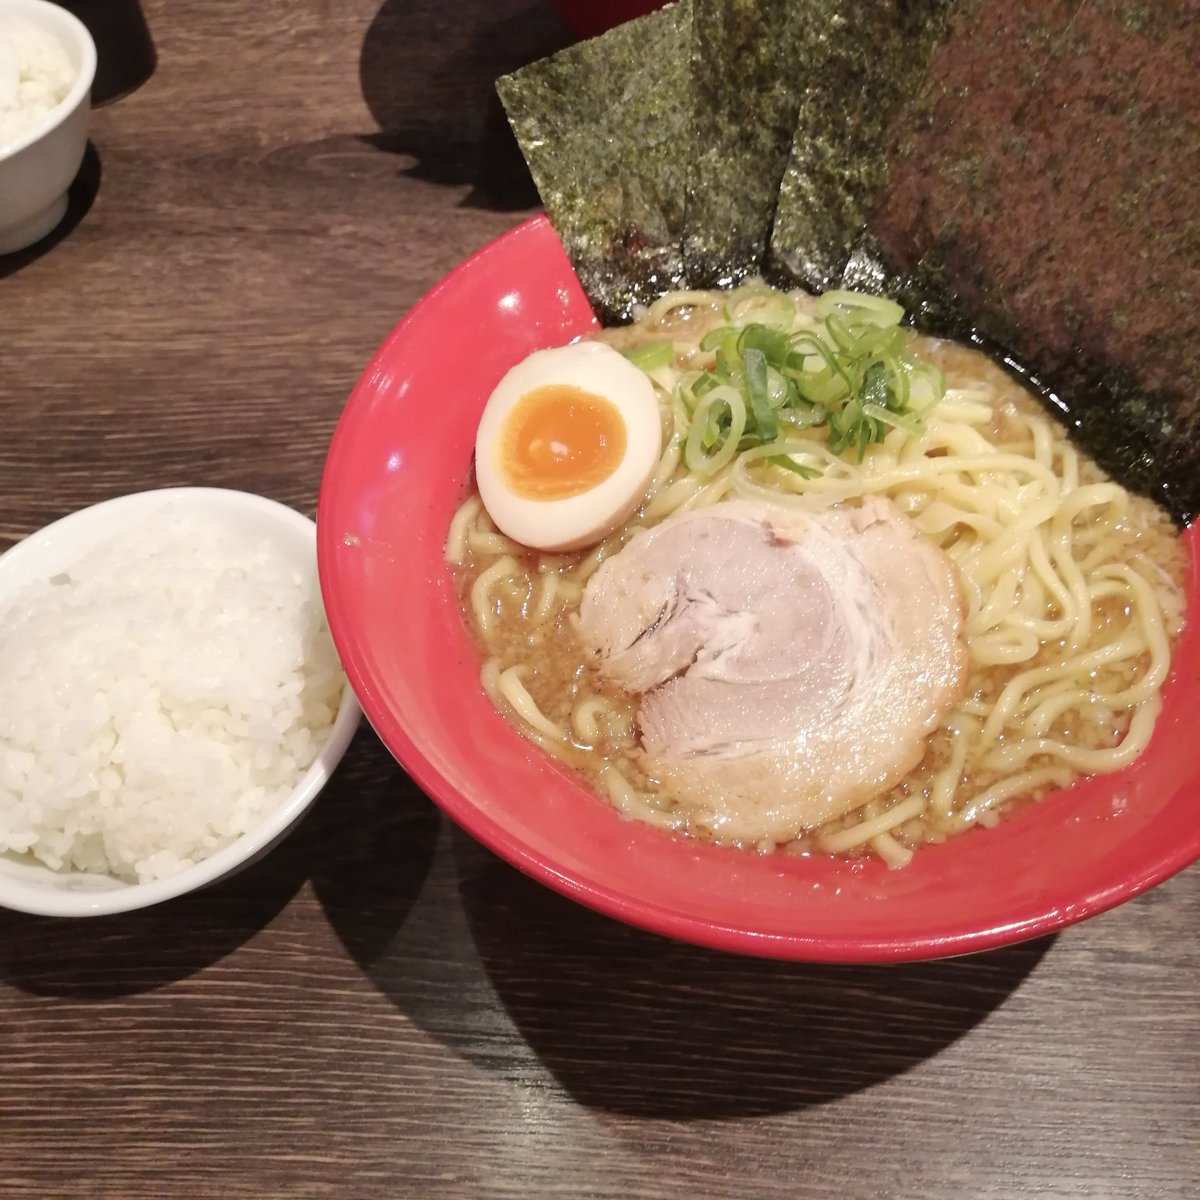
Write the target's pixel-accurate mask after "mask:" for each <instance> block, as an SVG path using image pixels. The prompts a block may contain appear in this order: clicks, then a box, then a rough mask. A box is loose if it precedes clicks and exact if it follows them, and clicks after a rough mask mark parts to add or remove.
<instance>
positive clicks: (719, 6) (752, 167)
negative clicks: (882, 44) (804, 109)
mask: <svg viewBox="0 0 1200 1200" xmlns="http://www.w3.org/2000/svg"><path fill="white" fill-rule="evenodd" d="M827 26H828V18H827V17H826V15H825V14H824V12H823V11H822V10H821V7H820V6H818V5H814V4H803V3H796V2H795V0H692V29H693V32H692V78H693V89H694V96H695V116H694V124H693V150H694V152H693V157H692V161H691V166H690V168H689V171H688V177H687V210H686V213H685V220H686V229H685V236H684V242H683V259H684V270H685V274H686V276H687V282H688V284H689V286H691V287H724V286H728V285H729V284H731V283H734V282H736V281H737V280H738V279H741V278H744V277H745V276H747V275H753V274H757V273H758V272H760V271H761V270H762V267H763V262H764V260H765V256H766V249H767V240H768V237H769V236H770V232H771V222H772V219H773V217H774V214H775V203H776V200H777V198H778V195H779V184H780V180H781V179H782V178H783V171H784V167H785V166H786V164H787V160H788V154H789V151H790V150H791V147H792V140H793V135H794V133H795V129H796V117H797V114H798V112H799V108H800V90H799V88H797V87H796V86H795V84H796V79H797V76H798V74H799V73H800V72H801V71H802V69H803V66H802V65H803V64H804V62H805V60H806V56H807V52H808V49H809V48H810V47H811V46H813V45H814V44H816V43H817V41H818V39H819V38H820V36H821V33H822V31H823V30H825V29H826V28H827Z"/></svg>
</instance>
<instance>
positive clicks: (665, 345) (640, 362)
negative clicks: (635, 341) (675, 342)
mask: <svg viewBox="0 0 1200 1200" xmlns="http://www.w3.org/2000/svg"><path fill="white" fill-rule="evenodd" d="M625 357H626V358H627V359H629V361H630V362H631V363H633V365H634V366H635V367H638V368H640V369H641V370H643V371H645V372H646V374H647V375H648V374H649V373H650V372H651V371H660V370H662V368H663V367H669V366H670V365H671V363H672V361H673V360H674V358H675V347H674V346H672V345H671V343H670V342H650V343H649V344H648V345H645V346H634V347H633V349H632V350H626V351H625Z"/></svg>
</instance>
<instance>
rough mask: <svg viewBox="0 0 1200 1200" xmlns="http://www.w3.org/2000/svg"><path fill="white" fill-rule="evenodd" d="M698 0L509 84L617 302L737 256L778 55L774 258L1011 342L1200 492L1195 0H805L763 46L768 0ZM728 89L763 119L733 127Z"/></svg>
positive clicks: (1126, 459)
mask: <svg viewBox="0 0 1200 1200" xmlns="http://www.w3.org/2000/svg"><path fill="white" fill-rule="evenodd" d="M693 2H694V4H695V5H697V8H696V9H694V10H693V9H688V8H686V7H682V6H681V7H680V8H677V9H673V10H666V11H667V12H668V14H671V15H668V16H666V17H660V18H659V23H658V24H654V23H653V22H654V18H650V19H649V23H647V22H645V21H643V22H638V23H635V25H633V26H625V27H621V28H619V29H618V30H616V31H614V32H613V33H610V34H608V35H606V36H605V37H604V38H603V39H601V40H600V41H598V42H595V43H592V44H591V45H592V46H593V47H594V48H598V52H597V54H596V55H595V56H594V57H587V56H583V57H581V58H579V59H574V58H571V61H570V64H569V69H568V63H567V61H565V60H566V59H567V58H568V56H571V55H572V52H570V51H568V52H567V55H560V56H558V60H557V61H561V62H562V66H563V68H564V69H563V71H562V73H558V71H557V69H549V70H548V69H547V67H546V64H539V65H537V66H535V67H534V68H530V69H529V71H528V72H521V73H519V74H518V75H517V76H516V77H513V78H514V79H516V80H521V79H522V77H523V76H527V75H528V76H529V79H530V83H531V84H533V85H535V86H531V87H530V88H529V90H528V96H522V95H521V89H520V88H517V87H515V86H513V85H507V81H506V85H505V86H502V89H501V95H502V97H504V99H505V103H506V105H507V106H508V107H509V111H510V116H511V117H512V120H513V125H514V128H515V129H516V130H517V133H518V137H519V138H520V140H521V142H522V145H523V148H524V149H525V152H526V156H527V158H528V160H529V162H530V166H531V169H532V170H533V174H534V178H535V180H536V181H537V183H538V185H539V188H540V190H541V192H542V195H543V198H544V200H545V201H546V206H547V209H548V210H549V212H550V215H551V218H552V219H553V220H554V222H555V224H556V226H557V227H558V229H559V232H560V234H562V235H563V239H564V243H565V244H566V246H567V250H568V252H569V253H570V255H571V257H572V260H573V261H574V263H575V264H576V268H577V270H578V272H579V274H580V278H581V281H582V283H583V285H584V287H585V289H586V291H587V292H588V294H589V296H591V297H592V299H593V303H594V304H595V305H596V307H597V308H598V310H599V311H600V314H601V316H602V317H603V318H604V319H606V320H609V321H612V320H614V319H618V320H619V319H624V318H626V317H627V316H628V315H629V311H630V306H631V304H632V303H633V302H634V301H638V300H641V301H645V300H650V299H653V298H654V297H655V296H656V295H658V294H660V293H661V292H662V291H665V290H666V289H667V288H668V287H670V286H673V285H674V284H675V283H676V282H684V283H687V284H706V283H711V282H715V281H716V279H720V278H724V277H729V278H735V277H737V276H738V275H739V274H741V273H743V272H745V271H747V270H749V268H750V265H751V264H752V263H753V261H754V257H755V253H756V246H757V244H758V243H757V239H758V238H759V237H761V229H762V224H763V214H764V211H765V209H766V203H765V202H764V199H763V197H764V196H765V195H767V194H769V192H770V189H771V187H772V186H774V185H773V182H772V181H773V180H774V178H775V175H774V172H775V170H776V165H777V161H778V160H777V157H773V155H776V156H777V154H778V151H777V149H773V148H774V147H777V145H778V141H777V139H778V129H777V126H776V125H775V124H773V123H774V122H777V121H782V119H783V116H782V114H784V113H785V111H786V106H787V101H786V100H785V99H784V98H783V97H782V96H779V95H776V93H775V91H774V82H775V81H779V80H780V79H781V76H784V75H786V72H784V71H783V69H782V67H781V63H782V62H783V60H784V58H786V57H787V56H790V57H791V58H792V60H793V63H794V70H793V71H792V72H791V74H790V76H787V77H786V78H783V80H782V84H781V86H783V87H784V88H785V89H789V88H790V89H791V93H792V95H793V96H795V97H797V98H798V99H797V105H798V107H797V117H796V123H795V130H794V135H793V137H792V139H791V150H790V152H789V155H788V162H787V167H786V171H785V173H784V176H783V178H782V181H781V182H780V183H779V190H778V203H777V206H776V208H775V212H774V221H773V228H772V232H771V237H770V245H769V247H768V256H767V266H768V270H769V274H770V275H771V276H772V277H773V278H776V279H777V280H779V281H794V282H799V283H801V284H803V285H804V286H806V287H808V288H810V289H813V290H818V291H819V290H822V289H824V288H826V287H829V286H839V285H840V286H852V287H858V288H861V289H864V290H872V291H878V292H890V293H892V294H896V295H898V296H899V297H900V298H901V299H902V300H904V301H905V303H906V304H907V306H908V307H909V308H910V309H911V310H912V311H913V312H914V313H915V315H916V318H917V320H918V323H919V324H921V325H922V326H923V327H924V328H926V329H929V330H931V331H933V332H937V333H945V334H950V335H953V336H958V337H967V338H972V339H974V340H976V341H977V342H979V343H980V344H983V345H985V346H986V347H988V348H990V349H992V350H993V352H994V353H996V354H997V356H998V357H1000V358H1001V359H1002V360H1004V361H1008V362H1009V363H1019V364H1021V365H1022V366H1023V368H1024V369H1025V371H1026V373H1027V375H1031V376H1033V377H1036V380H1038V381H1040V383H1041V385H1042V386H1043V389H1044V392H1045V394H1047V395H1048V396H1049V397H1050V399H1051V400H1052V401H1053V404H1054V406H1055V407H1056V408H1057V410H1058V411H1059V412H1060V414H1062V415H1063V416H1064V417H1065V419H1066V420H1067V421H1068V423H1069V424H1070V425H1071V426H1072V427H1073V429H1074V435H1075V437H1076V439H1077V440H1078V441H1079V443H1080V444H1081V445H1082V446H1083V447H1084V448H1085V449H1087V450H1088V451H1089V452H1090V453H1091V454H1092V456H1093V457H1094V458H1095V459H1097V461H1099V462H1100V464H1101V465H1102V466H1104V467H1105V468H1106V469H1107V470H1108V471H1109V472H1110V473H1111V474H1112V475H1113V476H1114V477H1115V478H1116V479H1118V480H1119V481H1120V482H1121V483H1123V484H1125V485H1126V486H1127V487H1130V488H1133V489H1135V490H1138V491H1141V492H1143V493H1144V494H1147V495H1150V496H1152V497H1153V498H1155V499H1157V500H1159V501H1160V502H1162V503H1163V504H1164V505H1165V506H1166V507H1167V508H1168V509H1169V510H1170V511H1171V513H1172V514H1173V515H1174V516H1175V517H1176V518H1177V519H1178V520H1181V521H1190V520H1191V519H1193V518H1194V517H1196V516H1197V515H1198V514H1200V208H1198V207H1197V205H1196V203H1195V187H1196V182H1197V180H1200V73H1198V72H1197V71H1196V69H1195V64H1196V63H1197V62H1200V21H1197V20H1196V19H1195V18H1196V0H1159V2H1158V3H1155V4H1147V3H1143V2H1141V0H1088V2H1087V3H1080V2H1078V0H1071V2H1064V0H1025V3H1023V4H1021V5H1011V4H1010V3H1009V2H1008V0H790V4H789V5H788V6H787V7H788V9H789V10H791V11H789V14H788V22H789V24H788V28H789V30H790V32H789V34H788V36H787V46H788V50H787V54H786V55H784V56H782V57H778V58H776V57H773V56H772V54H771V52H769V51H767V50H764V49H763V47H761V46H758V48H757V49H756V48H755V47H756V39H758V38H770V37H772V36H774V34H775V32H776V30H777V29H778V28H779V25H778V21H773V19H772V14H775V15H776V16H777V15H778V14H779V13H780V12H781V11H782V6H777V4H776V3H775V0H761V2H760V3H759V4H752V3H750V0H693ZM693 11H695V12H697V13H698V14H699V16H698V18H696V19H694V18H693ZM752 11H757V12H758V13H759V19H758V20H757V21H755V20H753V19H751V17H752ZM697 20H698V21H699V22H701V24H697ZM722 39H724V42H723V43H722ZM610 45H618V46H620V47H621V48H622V49H623V53H624V57H622V58H620V59H619V60H618V61H615V62H610V61H609V59H608V55H607V51H608V48H609V46H610ZM722 45H724V52H725V57H724V58H722ZM551 61H552V62H555V61H556V60H551ZM704 64H707V66H705V65H704ZM739 69H740V70H741V71H742V72H743V73H744V75H745V78H744V80H743V83H742V85H741V86H742V92H741V93H739V91H738V88H739V82H738V71H739ZM576 71H581V72H582V74H581V75H580V74H576ZM760 72H761V73H762V75H763V78H761V79H759V78H753V79H752V78H751V76H756V75H757V74H758V73H760ZM692 75H695V76H697V80H691V79H690V77H691V76H692ZM700 76H703V78H702V79H699V77H700ZM768 78H769V80H770V81H771V82H770V83H768V82H767V79H768ZM576 94H579V95H581V96H582V98H583V101H584V108H585V112H584V113H583V114H579V113H578V112H577V113H576V115H575V116H574V117H572V118H571V119H570V120H568V119H567V118H566V116H565V115H564V114H563V112H562V109H563V108H565V107H566V101H567V100H568V98H571V97H574V96H576ZM740 94H745V95H750V94H754V95H757V96H758V97H759V98H760V99H762V98H764V97H765V98H766V101H767V102H768V107H769V106H770V105H775V107H774V108H771V109H770V112H771V113H773V115H772V116H770V117H768V118H766V125H765V126H764V125H763V123H762V122H763V118H762V117H761V114H762V112H763V111H764V110H763V109H762V108H757V109H755V115H754V116H753V117H752V116H751V114H750V112H749V109H747V111H746V112H743V113H742V114H741V116H742V118H743V119H742V122H741V125H740V128H739V122H738V120H737V117H738V115H739V113H738V96H739V95H740ZM522 101H525V103H524V107H522ZM668 101H669V102H670V103H669V104H667V107H666V109H665V110H664V108H663V106H664V103H666V102H668ZM693 102H695V107H693ZM576 108H578V106H576ZM689 122H690V123H689ZM589 123H590V124H592V125H593V126H594V131H593V135H592V136H589V135H588V134H587V132H586V130H585V129H584V128H583V127H585V126H587V125H588V124H589ZM700 143H704V145H701V144H700ZM564 146H565V147H566V148H567V149H568V151H570V153H571V157H570V160H569V161H568V162H567V163H565V164H564V163H562V162H561V160H560V154H561V152H562V150H563V148H564ZM639 148H641V149H642V150H644V151H645V153H635V151H637V150H638V149H639ZM710 151H711V153H710ZM689 155H694V156H695V158H694V162H695V168H694V170H693V171H692V172H691V173H689V171H688V165H687V164H688V159H689ZM752 177H753V178H752ZM722 192H724V193H725V194H726V195H727V196H728V197H729V198H728V202H727V206H726V207H724V209H722V208H721V207H719V206H717V205H716V203H715V202H714V201H713V197H714V196H715V195H719V194H720V193H722ZM747 197H748V198H749V199H748V200H747ZM722 213H724V216H723V215H722ZM693 223H694V224H693ZM723 234H727V235H728V236H723ZM681 246H682V247H683V251H684V253H683V255H682V256H681V255H680V247H681ZM685 267H686V272H685V274H684V275H681V271H682V270H683V269H684V268H685ZM714 276H715V278H714Z"/></svg>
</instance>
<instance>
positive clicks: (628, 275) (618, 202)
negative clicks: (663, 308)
mask: <svg viewBox="0 0 1200 1200" xmlns="http://www.w3.org/2000/svg"><path fill="white" fill-rule="evenodd" d="M691 34H692V9H691V0H680V3H678V4H673V5H670V6H668V7H667V8H663V9H660V10H659V11H657V12H654V13H651V14H650V15H649V16H646V17H642V18H639V19H638V20H636V21H630V22H628V23H627V24H625V25H620V26H618V27H617V28H615V29H612V30H610V31H609V32H608V33H606V34H604V35H603V36H602V37H599V38H594V39H592V40H590V41H587V42H581V43H579V44H578V45H575V46H570V47H568V48H567V49H565V50H562V51H560V52H559V53H558V54H555V55H553V56H552V57H550V58H547V59H543V60H541V61H539V62H536V63H533V64H532V65H531V66H528V67H525V68H523V69H522V70H520V71H517V72H515V73H514V74H512V75H506V76H504V77H502V78H501V79H500V80H498V81H497V84H496V88H497V91H498V92H499V94H500V99H501V101H502V102H503V104H504V108H505V110H506V112H507V113H508V119H509V122H510V124H511V125H512V127H513V132H514V133H515V134H516V137H517V141H518V142H519V143H520V145H521V149H522V152H523V153H524V155H525V160H526V162H528V164H529V169H530V171H531V173H532V175H533V179H534V182H535V183H536V184H537V188H538V192H539V194H540V195H541V197H542V203H543V204H544V205H545V206H546V212H547V213H548V215H549V217H550V220H551V221H552V222H553V224H554V227H555V229H556V230H557V232H558V235H559V237H560V238H561V239H562V242H563V246H564V248H565V249H566V251H567V254H568V255H569V256H570V258H571V261H572V263H573V264H574V266H575V270H576V273H577V274H578V276H579V280H580V283H581V284H582V285H583V289H584V291H585V292H586V293H587V296H588V298H589V299H590V300H591V301H592V305H593V307H594V308H595V309H596V311H597V314H598V315H599V317H600V318H601V319H602V320H603V321H605V322H608V323H620V322H622V321H627V320H629V318H630V316H631V314H632V310H633V307H634V305H635V304H638V303H649V302H650V301H652V300H654V299H655V298H656V297H658V296H660V295H662V293H663V292H665V291H667V290H669V289H670V288H672V287H676V286H678V285H679V284H680V283H681V282H682V281H683V277H684V272H683V253H682V242H683V231H684V213H685V194H686V188H687V164H688V159H689V157H690V154H691V147H692V140H691V134H692V108H693V104H692V88H691Z"/></svg>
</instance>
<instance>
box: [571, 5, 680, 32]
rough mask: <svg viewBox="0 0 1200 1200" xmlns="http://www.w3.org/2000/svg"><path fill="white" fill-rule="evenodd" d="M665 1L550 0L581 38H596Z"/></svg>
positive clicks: (658, 6)
mask: <svg viewBox="0 0 1200 1200" xmlns="http://www.w3.org/2000/svg"><path fill="white" fill-rule="evenodd" d="M663 2H664V0H591V2H590V3H589V0H552V4H553V6H554V10H555V11H556V12H557V13H558V15H559V16H560V17H562V19H563V21H564V22H565V23H566V25H567V26H568V28H570V29H572V30H573V31H574V32H575V33H576V34H577V35H578V36H579V37H581V38H590V37H596V36H597V35H598V34H601V33H603V32H604V31H605V30H606V29H612V27H613V26H614V25H623V24H624V23H625V22H626V21H632V20H633V19H634V17H641V16H645V14H646V13H648V12H653V10H654V9H656V8H662V6H663Z"/></svg>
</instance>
